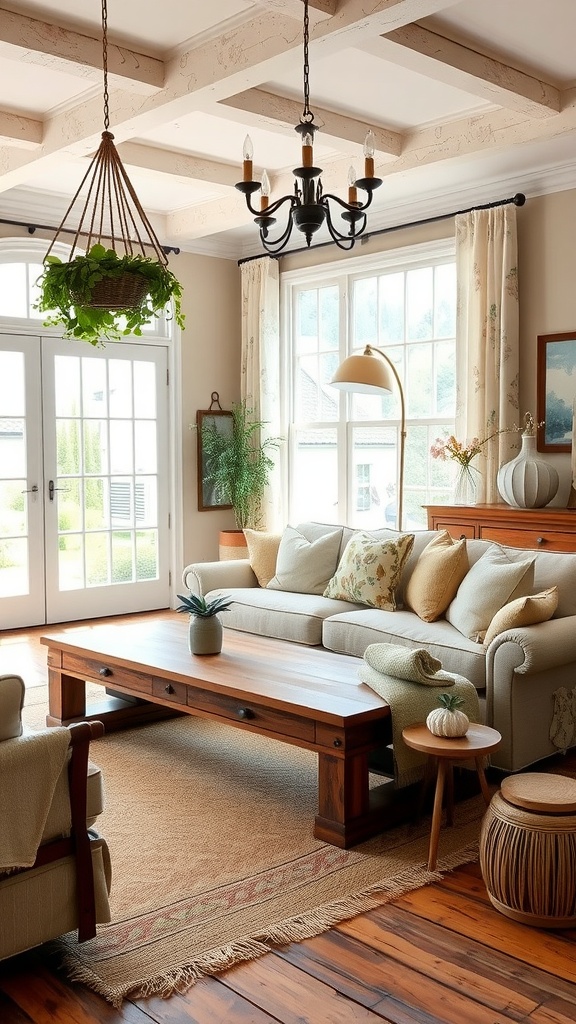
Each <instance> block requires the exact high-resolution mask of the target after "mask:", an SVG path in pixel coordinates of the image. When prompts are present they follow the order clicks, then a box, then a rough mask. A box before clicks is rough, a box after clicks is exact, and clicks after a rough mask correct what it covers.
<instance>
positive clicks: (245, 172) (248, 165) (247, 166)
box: [242, 135, 254, 181]
mask: <svg viewBox="0 0 576 1024" xmlns="http://www.w3.org/2000/svg"><path fill="white" fill-rule="evenodd" d="M253 156H254V147H253V146H252V139H251V138H250V136H249V135H247V136H246V138H245V139H244V147H243V157H244V159H243V163H242V180H243V181H252V174H253V167H252V157H253Z"/></svg>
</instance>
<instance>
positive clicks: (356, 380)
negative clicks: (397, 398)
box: [330, 353, 394, 395]
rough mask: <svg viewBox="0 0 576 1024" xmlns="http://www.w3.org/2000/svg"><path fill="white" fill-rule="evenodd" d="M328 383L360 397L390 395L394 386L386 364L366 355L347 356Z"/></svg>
mask: <svg viewBox="0 0 576 1024" xmlns="http://www.w3.org/2000/svg"><path fill="white" fill-rule="evenodd" d="M330 383H331V384H332V386H333V387H335V388H338V389H339V390H340V391H354V392H358V393H359V394H362V395H381V394H382V393H384V394H390V393H391V392H392V391H393V386H394V385H393V378H392V372H391V370H390V367H389V366H388V365H387V363H385V362H384V361H383V360H382V359H379V358H378V356H375V355H372V354H366V353H365V354H364V355H361V356H348V358H347V359H345V360H344V362H342V363H340V366H339V367H338V369H337V370H336V373H335V374H334V376H333V378H332V380H331V381H330Z"/></svg>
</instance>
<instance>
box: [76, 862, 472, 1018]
mask: <svg viewBox="0 0 576 1024" xmlns="http://www.w3.org/2000/svg"><path fill="white" fill-rule="evenodd" d="M477 859H478V843H477V842H476V843H472V844H470V845H469V846H466V847H463V848H461V849H460V850H457V851H454V852H453V853H452V854H449V855H447V856H445V857H441V858H440V860H439V864H438V867H437V869H436V870H435V871H428V868H427V867H426V865H425V864H423V865H422V866H421V867H419V868H414V867H410V868H407V869H406V870H405V871H401V872H399V873H398V874H397V875H395V876H394V877H393V878H390V879H387V880H384V881H383V882H378V883H375V884H374V885H371V886H369V887H368V888H366V889H365V890H363V892H360V893H356V894H354V895H353V896H349V897H347V898H346V899H343V900H337V901H333V902H331V903H328V904H325V905H324V906H319V907H316V908H314V910H311V911H309V912H308V913H306V914H301V915H299V916H297V917H292V918H287V919H285V920H284V921H280V922H278V923H277V924H276V925H273V926H271V927H270V928H268V929H266V931H265V932H262V933H259V934H257V935H254V936H251V937H249V936H248V937H245V938H243V939H240V940H239V941H237V942H233V943H229V944H228V945H225V946H220V947H216V948H214V949H211V950H207V951H206V952H205V953H203V954H202V955H200V956H196V957H195V958H194V960H193V961H192V962H191V963H189V964H180V965H178V966H177V967H174V968H172V969H171V970H169V971H166V972H165V973H164V974H159V975H156V976H154V977H152V978H147V979H146V980H145V981H142V982H139V983H137V984H136V985H134V983H129V984H127V985H123V986H116V987H111V986H110V985H106V984H105V983H104V982H103V981H102V980H101V979H100V978H99V977H98V975H96V974H95V973H94V972H93V971H92V970H91V969H90V968H89V967H87V966H86V965H85V964H82V963H79V961H78V959H77V956H76V955H75V953H74V952H73V951H72V950H68V951H67V952H65V953H62V952H61V953H60V963H61V965H62V966H63V968H64V969H65V971H66V973H67V975H68V977H69V978H70V979H71V981H77V982H81V983H82V984H83V985H86V986H87V987H88V988H90V989H92V990H93V991H94V992H97V993H98V994H99V995H101V996H102V997H103V998H104V999H106V1000H107V1002H109V1003H111V1004H112V1006H114V1007H116V1008H117V1009H119V1008H120V1007H121V1005H122V1001H123V1000H124V999H125V998H126V997H127V996H130V997H131V998H134V999H144V998H146V997H149V996H160V997H161V998H163V999H168V998H169V997H170V996H171V995H174V993H176V992H179V993H184V992H186V991H187V990H188V989H190V988H191V987H192V986H193V985H194V984H195V983H196V982H197V981H198V980H199V979H200V978H202V977H205V976H207V975H214V974H220V973H221V972H222V971H225V970H227V969H228V968H230V967H234V966H235V965H236V964H239V963H242V962H243V961H247V960H256V959H258V958H259V957H261V956H264V955H265V954H266V953H270V952H271V951H272V949H273V948H274V947H275V946H284V945H286V944H287V943H289V942H300V941H301V940H302V939H310V938H313V937H314V936H316V935H320V934H321V933H322V932H325V931H327V929H328V928H331V927H332V926H333V925H335V924H338V923H339V922H340V921H344V920H346V919H347V918H350V917H356V915H357V914H361V913H365V912H366V911H368V910H373V909H374V908H376V907H380V906H383V905H384V904H386V903H390V902H391V901H392V900H394V899H398V898H399V897H400V896H404V895H405V894H406V893H407V892H411V891H412V890H414V889H418V888H422V887H423V886H425V885H430V884H431V883H432V882H438V881H441V879H442V878H443V876H444V875H445V874H446V873H447V872H449V871H453V870H454V869H455V868H457V867H460V866H461V865H462V864H470V863H472V862H473V861H476V860H477Z"/></svg>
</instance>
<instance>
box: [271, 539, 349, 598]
mask: <svg viewBox="0 0 576 1024" xmlns="http://www.w3.org/2000/svg"><path fill="white" fill-rule="evenodd" d="M341 537H342V527H341V526H338V527H337V528H335V529H334V530H330V531H329V532H328V533H325V534H324V536H323V537H317V538H316V540H312V541H310V540H307V539H306V537H304V536H303V534H301V533H299V532H298V530H295V529H294V527H293V526H287V527H286V529H285V530H284V533H283V534H282V539H281V541H280V546H279V548H278V557H277V559H276V572H275V574H274V577H273V578H272V579H271V580H270V582H269V583H268V584H267V587H268V589H269V590H290V591H292V593H295V594H322V593H323V592H324V588H325V587H326V584H327V583H328V580H329V579H330V577H331V576H332V574H333V572H334V569H335V568H336V563H337V561H338V552H339V550H340V540H341Z"/></svg>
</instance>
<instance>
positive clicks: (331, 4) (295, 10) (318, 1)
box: [258, 0, 339, 25]
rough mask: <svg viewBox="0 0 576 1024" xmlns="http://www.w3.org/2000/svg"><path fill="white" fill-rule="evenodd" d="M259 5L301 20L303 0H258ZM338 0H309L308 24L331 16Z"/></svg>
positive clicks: (336, 7)
mask: <svg viewBox="0 0 576 1024" xmlns="http://www.w3.org/2000/svg"><path fill="white" fill-rule="evenodd" d="M258 3H259V4H260V6H261V7H266V8H268V9H271V10H275V11H280V13H283V14H288V15H290V17H292V18H297V20H298V21H300V22H302V21H303V0H258ZM338 3H339V0H309V10H308V16H309V19H310V24H311V25H315V24H317V22H319V21H324V19H325V18H331V17H333V15H334V14H336V11H337V10H338Z"/></svg>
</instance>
